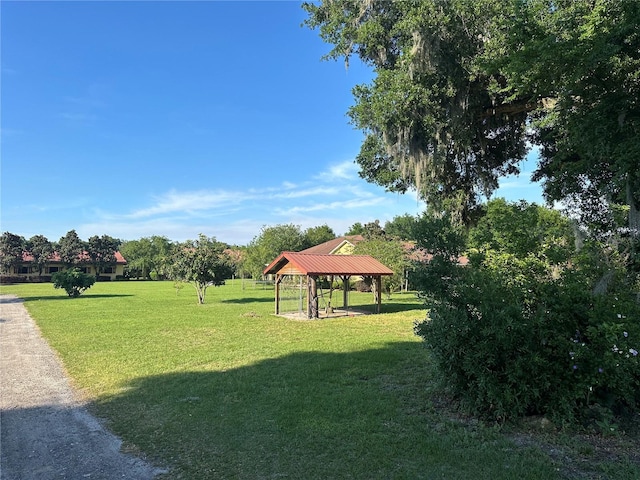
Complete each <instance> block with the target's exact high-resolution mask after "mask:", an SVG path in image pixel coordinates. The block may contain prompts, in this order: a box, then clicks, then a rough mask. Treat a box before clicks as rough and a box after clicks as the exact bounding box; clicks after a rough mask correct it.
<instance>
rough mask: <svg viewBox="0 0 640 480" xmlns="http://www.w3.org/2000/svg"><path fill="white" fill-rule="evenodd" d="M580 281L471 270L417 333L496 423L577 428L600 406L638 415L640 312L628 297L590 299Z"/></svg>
mask: <svg viewBox="0 0 640 480" xmlns="http://www.w3.org/2000/svg"><path fill="white" fill-rule="evenodd" d="M573 277H575V274H573V273H568V274H567V275H566V276H564V277H562V278H560V279H557V280H553V279H550V280H548V281H544V282H535V283H536V284H535V285H534V284H533V283H534V282H531V284H528V285H518V286H516V285H513V284H510V281H511V280H512V278H511V277H510V278H505V277H504V276H502V275H501V274H500V273H497V272H493V271H490V270H487V269H469V270H467V271H464V272H463V273H462V274H461V275H460V276H459V278H458V282H457V284H456V285H455V287H453V289H452V291H451V292H450V293H451V295H450V296H449V297H448V298H447V299H446V300H445V301H440V302H431V303H430V312H429V319H428V320H427V321H425V322H423V323H420V324H419V325H417V327H416V330H417V333H418V334H419V335H421V336H422V337H423V338H424V339H425V341H426V343H427V345H428V347H429V349H430V350H431V351H432V353H433V356H434V358H435V360H436V362H437V364H438V365H439V367H440V370H441V372H442V374H443V375H444V377H445V378H446V380H447V383H448V384H449V385H450V387H451V389H452V391H453V392H454V393H455V394H456V395H457V396H459V398H460V399H461V400H462V401H463V403H465V404H466V405H467V406H468V407H470V408H471V410H472V411H475V412H477V413H481V414H483V415H487V416H489V417H492V418H494V419H497V420H504V419H506V418H509V417H512V418H513V417H517V416H522V415H527V414H548V415H552V416H554V417H555V418H557V419H562V420H571V419H574V418H575V417H576V416H583V415H586V414H587V412H588V410H589V409H590V408H591V407H592V406H593V405H596V404H599V405H601V406H603V407H605V408H606V409H609V410H611V411H618V410H619V409H620V408H622V407H625V408H630V409H636V408H637V407H638V406H639V405H640V357H638V350H640V324H639V323H638V318H640V308H639V307H638V305H637V304H636V303H635V302H634V301H633V299H632V297H631V296H630V295H626V296H625V294H624V293H623V292H617V293H608V294H603V295H594V294H593V293H592V292H591V291H590V290H589V289H585V288H584V283H583V282H581V281H578V279H576V278H573Z"/></svg>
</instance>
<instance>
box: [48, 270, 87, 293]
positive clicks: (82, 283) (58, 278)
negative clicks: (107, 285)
mask: <svg viewBox="0 0 640 480" xmlns="http://www.w3.org/2000/svg"><path fill="white" fill-rule="evenodd" d="M51 280H52V281H53V286H54V288H64V290H65V291H66V292H67V295H69V296H70V297H79V296H80V294H81V293H82V292H84V291H85V290H87V289H89V288H91V286H92V285H93V284H94V283H95V281H96V277H94V276H93V275H88V274H86V273H83V272H81V271H80V270H79V269H78V268H72V269H68V270H62V271H60V272H56V273H54V274H53V275H52V276H51Z"/></svg>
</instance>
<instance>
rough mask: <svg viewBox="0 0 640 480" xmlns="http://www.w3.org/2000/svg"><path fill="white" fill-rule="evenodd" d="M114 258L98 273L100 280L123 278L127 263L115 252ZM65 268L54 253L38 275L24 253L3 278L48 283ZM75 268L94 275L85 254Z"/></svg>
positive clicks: (93, 270)
mask: <svg viewBox="0 0 640 480" xmlns="http://www.w3.org/2000/svg"><path fill="white" fill-rule="evenodd" d="M115 257H116V261H115V263H113V264H112V265H109V266H107V267H104V268H103V269H102V271H101V272H100V276H99V278H100V280H116V278H122V277H123V276H124V266H125V265H126V264H127V261H126V260H125V258H124V257H123V256H122V254H121V253H120V252H116V253H115ZM65 268H66V265H65V263H64V262H62V260H61V259H60V255H58V254H57V253H54V254H53V255H51V257H50V258H49V261H48V262H47V263H46V265H45V266H44V269H43V270H42V275H40V274H39V271H38V266H37V265H35V263H34V261H33V257H32V256H31V255H30V254H27V253H25V254H23V255H22V263H21V264H20V265H18V266H16V267H13V271H12V272H9V273H7V274H5V275H4V278H5V279H6V280H9V279H10V281H18V282H48V281H50V280H51V275H53V274H54V273H56V272H59V271H61V270H64V269H65ZM77 268H79V269H80V270H81V271H82V272H84V273H86V274H89V275H96V270H95V267H94V266H93V265H92V264H91V259H90V258H89V256H88V255H87V254H86V252H85V253H83V254H82V255H80V258H79V259H78V264H77Z"/></svg>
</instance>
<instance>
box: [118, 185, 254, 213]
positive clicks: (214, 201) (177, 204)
mask: <svg viewBox="0 0 640 480" xmlns="http://www.w3.org/2000/svg"><path fill="white" fill-rule="evenodd" d="M255 198H256V195H255V194H252V193H244V192H238V191H224V190H216V191H207V190H199V191H194V192H179V191H177V190H172V191H170V192H167V193H165V194H163V195H160V196H158V197H156V198H155V200H156V202H155V205H153V206H151V207H148V208H143V209H139V210H135V211H134V212H132V213H130V214H128V215H126V216H127V217H129V218H145V217H152V216H157V215H167V214H173V213H176V212H181V213H185V214H189V215H193V214H195V213H197V212H203V211H207V210H213V209H216V208H220V207H229V206H231V205H237V204H239V203H242V202H244V201H247V200H251V199H255Z"/></svg>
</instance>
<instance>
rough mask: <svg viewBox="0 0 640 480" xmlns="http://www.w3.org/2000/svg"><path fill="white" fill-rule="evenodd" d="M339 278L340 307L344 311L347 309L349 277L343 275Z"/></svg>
mask: <svg viewBox="0 0 640 480" xmlns="http://www.w3.org/2000/svg"><path fill="white" fill-rule="evenodd" d="M340 278H342V305H343V308H344V309H345V310H346V309H347V308H349V279H350V278H351V277H350V276H349V275H344V276H342V277H340Z"/></svg>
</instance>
